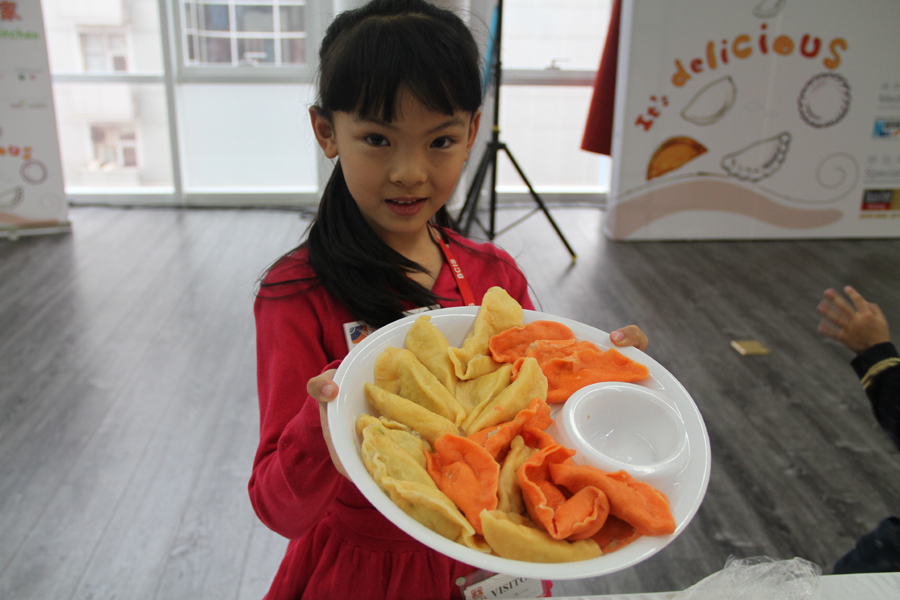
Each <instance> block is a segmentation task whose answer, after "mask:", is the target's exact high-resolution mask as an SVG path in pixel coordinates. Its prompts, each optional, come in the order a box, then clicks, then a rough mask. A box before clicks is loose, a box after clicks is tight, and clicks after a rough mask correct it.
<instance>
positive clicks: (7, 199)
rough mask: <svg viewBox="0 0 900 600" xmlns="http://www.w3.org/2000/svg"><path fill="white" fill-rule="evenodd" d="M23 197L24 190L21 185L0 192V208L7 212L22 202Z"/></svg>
mask: <svg viewBox="0 0 900 600" xmlns="http://www.w3.org/2000/svg"><path fill="white" fill-rule="evenodd" d="M24 195H25V190H24V189H23V188H22V186H21V185H17V186H16V187H14V188H9V189H8V190H4V191H2V192H0V208H2V209H4V210H9V209H12V208H15V207H17V206H18V205H19V204H20V203H21V202H22V197H23V196H24Z"/></svg>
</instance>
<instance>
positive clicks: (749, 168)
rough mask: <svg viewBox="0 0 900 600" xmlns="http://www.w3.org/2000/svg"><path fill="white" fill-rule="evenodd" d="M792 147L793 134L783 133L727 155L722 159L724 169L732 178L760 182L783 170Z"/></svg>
mask: <svg viewBox="0 0 900 600" xmlns="http://www.w3.org/2000/svg"><path fill="white" fill-rule="evenodd" d="M790 145H791V134H790V133H789V132H787V131H783V132H781V133H779V134H778V135H776V136H772V137H770V138H766V139H764V140H760V141H758V142H754V143H752V144H750V145H749V146H746V147H744V148H741V149H740V150H738V151H737V152H732V153H731V154H726V155H725V156H723V157H722V168H723V169H725V172H726V173H728V174H729V175H731V176H732V177H737V178H738V179H742V180H744V181H753V182H756V181H760V180H762V179H765V178H766V177H768V176H770V175H771V174H772V173H774V172H775V171H777V170H778V169H780V168H781V165H782V164H784V159H785V158H787V152H788V148H789V147H790Z"/></svg>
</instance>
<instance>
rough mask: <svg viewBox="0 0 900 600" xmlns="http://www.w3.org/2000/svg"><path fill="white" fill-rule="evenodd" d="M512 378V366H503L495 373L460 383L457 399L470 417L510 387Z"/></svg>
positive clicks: (457, 388) (457, 389)
mask: <svg viewBox="0 0 900 600" xmlns="http://www.w3.org/2000/svg"><path fill="white" fill-rule="evenodd" d="M511 377H512V365H503V366H501V367H500V368H499V369H497V370H496V371H494V372H493V373H487V374H486V375H482V376H481V377H476V378H475V379H469V380H468V381H460V382H459V384H458V385H457V386H456V399H457V400H459V403H460V404H462V406H463V408H464V409H465V411H466V414H467V415H468V414H469V413H471V412H472V411H473V410H475V408H476V407H477V406H479V405H480V404H482V403H484V402H488V401H490V400H491V399H492V398H493V397H494V396H496V395H497V394H499V393H500V392H502V391H503V390H505V389H506V388H507V386H509V382H510V379H511Z"/></svg>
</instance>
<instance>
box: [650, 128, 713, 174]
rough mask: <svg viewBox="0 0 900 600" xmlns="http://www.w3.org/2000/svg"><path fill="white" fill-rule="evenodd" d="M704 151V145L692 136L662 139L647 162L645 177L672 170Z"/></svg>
mask: <svg viewBox="0 0 900 600" xmlns="http://www.w3.org/2000/svg"><path fill="white" fill-rule="evenodd" d="M705 153H706V146H704V145H703V144H701V143H700V142H698V141H697V140H695V139H693V138H689V137H686V136H678V137H673V138H669V139H667V140H666V141H664V142H663V143H662V144H660V145H659V147H658V148H657V149H656V151H654V152H653V156H651V157H650V162H649V163H648V164H647V179H648V180H650V179H653V178H654V177H659V176H660V175H665V174H666V173H668V172H669V171H674V170H675V169H677V168H678V167H680V166H682V165H683V164H685V163H686V162H689V161H691V160H694V159H695V158H697V157H698V156H700V155H701V154H705Z"/></svg>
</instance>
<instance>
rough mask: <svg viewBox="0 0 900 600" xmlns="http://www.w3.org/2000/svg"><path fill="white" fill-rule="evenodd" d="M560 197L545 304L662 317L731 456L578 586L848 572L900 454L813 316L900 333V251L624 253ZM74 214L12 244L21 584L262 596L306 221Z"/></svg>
mask: <svg viewBox="0 0 900 600" xmlns="http://www.w3.org/2000/svg"><path fill="white" fill-rule="evenodd" d="M553 211H554V216H555V217H556V219H557V220H558V222H559V224H560V226H561V228H562V230H563V231H564V232H565V234H566V236H567V237H568V239H569V241H570V242H571V243H572V245H573V246H574V247H575V249H576V251H577V253H578V255H579V258H578V261H577V262H576V263H575V264H574V265H573V264H571V261H570V259H569V256H568V254H567V252H566V251H565V248H564V247H563V246H562V244H561V242H560V241H559V240H558V239H557V238H556V236H555V234H554V233H553V231H552V229H550V227H549V225H548V223H547V221H546V220H545V219H544V218H543V216H542V215H540V214H538V215H535V216H533V217H531V218H530V219H528V220H526V221H525V222H523V223H521V224H520V225H518V226H517V227H515V228H513V229H512V230H510V231H509V232H507V233H505V234H503V235H501V236H500V237H499V238H498V239H497V242H498V243H499V244H500V245H501V246H503V247H505V248H506V249H507V250H509V251H510V252H511V253H512V254H513V255H514V256H516V258H517V260H519V261H520V263H521V265H522V266H523V268H524V269H525V271H526V274H527V275H528V276H529V279H530V281H531V284H532V287H533V296H534V298H535V299H536V301H537V302H538V303H539V304H540V308H541V309H542V310H544V311H546V312H550V313H554V314H559V315H563V316H566V317H570V318H573V319H577V320H579V321H583V322H586V323H589V324H591V325H594V326H596V327H598V328H600V329H604V330H610V329H611V328H614V327H616V326H618V325H621V324H625V323H629V322H635V323H638V324H640V325H641V326H642V327H643V329H644V330H645V331H646V332H647V333H648V334H649V336H650V339H651V345H650V348H649V349H648V352H649V353H650V354H651V355H652V356H653V357H654V358H655V359H656V360H657V361H659V362H660V363H662V364H663V365H664V366H666V367H667V368H668V369H669V370H670V371H671V372H672V373H673V374H674V375H675V376H676V377H678V378H679V379H680V381H681V382H682V383H683V384H684V386H685V387H686V388H687V390H688V391H689V392H690V393H691V395H692V396H693V398H694V400H695V401H696V403H697V404H698V406H699V407H700V410H701V412H702V413H703V416H704V419H705V421H706V425H707V427H708V430H709V435H710V439H711V443H712V451H713V468H712V475H711V480H710V485H709V490H708V493H707V496H706V499H705V501H704V503H703V505H702V507H701V509H700V511H699V512H698V514H697V516H696V517H695V519H694V521H693V522H692V523H691V525H690V526H689V527H688V528H687V530H686V531H685V532H684V533H683V534H682V535H681V536H680V537H679V538H678V539H677V540H675V541H674V542H673V543H672V544H671V545H669V546H668V547H667V548H666V549H665V550H663V551H662V552H660V553H659V554H657V555H656V556H654V557H652V558H651V559H649V560H647V561H646V562H644V563H642V564H640V565H638V566H636V567H634V568H631V569H627V570H624V571H621V572H618V573H615V574H612V575H609V576H606V577H602V578H596V579H588V580H581V581H568V582H559V583H558V584H557V586H556V588H555V590H554V591H555V593H556V595H576V594H601V593H637V592H653V591H668V590H680V589H684V588H685V587H688V586H690V585H691V584H693V583H695V582H696V581H698V580H700V579H701V578H703V577H705V576H706V575H708V574H710V573H712V572H714V571H717V570H719V569H721V568H722V566H723V565H724V563H725V561H726V559H727V558H728V557H729V556H735V557H747V556H758V555H766V556H770V557H773V558H778V559H787V558H792V557H794V556H801V557H803V558H806V559H809V560H811V561H813V562H815V563H817V564H819V565H821V566H822V568H823V570H824V571H825V572H826V573H827V572H829V571H830V568H831V565H832V564H833V562H834V561H835V560H836V559H837V558H838V557H839V556H840V555H841V554H842V553H844V552H845V551H846V550H847V549H849V548H850V547H851V546H852V545H853V543H854V541H855V539H856V538H857V537H858V536H859V535H861V534H863V533H865V532H866V531H867V530H869V529H870V528H872V527H874V526H875V524H876V523H877V522H878V521H879V520H880V519H881V518H883V517H884V516H886V515H888V514H897V513H900V455H898V453H897V451H896V450H895V449H894V447H893V446H892V445H891V444H890V442H889V440H888V439H887V437H886V436H885V435H883V433H882V432H881V431H880V430H879V429H878V427H877V425H876V424H875V421H874V419H873V418H872V415H871V412H870V409H869V406H868V404H867V402H866V400H865V397H864V395H863V393H862V390H861V388H860V387H859V385H858V383H857V381H856V378H855V375H854V374H853V372H852V370H851V369H850V367H849V365H848V360H849V359H850V358H851V356H850V353H849V351H847V350H846V349H844V348H843V347H841V346H839V345H838V344H836V343H833V342H828V341H824V340H822V339H821V338H820V337H819V336H818V335H817V334H816V333H815V327H816V323H817V321H818V319H817V317H816V315H815V312H814V309H815V306H816V304H817V302H818V300H819V297H820V295H821V292H822V291H823V290H824V289H825V288H826V287H829V286H840V285H843V284H846V283H850V284H853V285H855V286H857V287H858V289H860V290H861V291H862V292H863V293H864V294H865V295H866V296H867V297H869V298H870V299H871V300H873V301H877V302H879V303H880V304H881V305H882V307H883V308H884V309H885V312H886V313H887V314H888V316H889V318H890V319H892V321H893V322H894V323H896V325H895V329H898V330H900V281H898V279H900V240H868V241H797V242H787V241H778V242H738V243H735V242H730V243H725V242H703V243H674V242H669V243H613V242H610V241H608V240H605V239H604V238H603V237H602V235H601V234H600V225H601V219H602V212H600V211H599V210H597V209H595V208H554V209H553ZM71 214H72V217H73V221H74V223H73V231H72V233H71V235H68V234H66V235H57V236H48V237H31V238H21V239H19V240H18V241H9V240H0V382H2V385H0V598H3V599H4V600H25V599H42V600H43V599H51V598H52V599H69V598H77V599H88V598H90V599H94V600H99V599H112V598H128V599H144V598H146V599H151V598H155V599H160V600H174V599H178V598H190V599H194V600H196V599H200V598H202V599H204V600H207V599H218V598H223V599H225V598H227V599H258V598H261V597H262V595H263V594H264V593H265V590H266V589H267V586H268V584H269V582H270V581H271V578H272V576H273V575H274V572H275V569H276V566H277V564H278V562H279V560H280V558H281V553H282V552H283V548H284V546H285V541H284V540H283V539H280V538H279V537H278V536H276V535H275V534H272V533H271V532H269V531H268V530H267V529H266V528H265V527H264V526H262V525H261V524H260V523H259V522H258V520H257V519H256V517H255V515H254V514H253V511H252V509H251V507H250V503H249V500H248V497H247V492H246V484H247V479H248V477H249V473H250V466H251V461H252V458H253V453H254V450H255V446H256V442H257V435H258V432H257V422H258V416H257V406H256V398H255V371H254V369H255V363H254V338H253V333H254V330H253V320H252V312H251V306H252V301H253V292H254V284H255V281H256V279H257V277H258V276H259V274H260V272H261V271H262V270H263V269H264V268H265V267H266V266H267V265H268V264H269V263H270V262H271V261H272V260H274V259H275V258H277V257H278V256H279V255H280V254H281V253H282V252H284V251H286V250H287V249H289V248H290V247H292V246H294V245H295V244H296V242H297V240H298V239H299V237H300V235H301V233H302V231H303V230H304V228H305V225H306V222H305V221H304V220H302V219H301V217H300V216H299V215H298V214H296V213H290V212H278V211H239V210H222V211H219V210H197V211H187V210H167V209H128V210H124V209H105V208H87V207H82V208H75V209H73V210H72V212H71ZM516 214H517V213H516V211H509V210H507V211H503V212H502V213H501V214H500V218H501V219H506V220H509V219H511V218H512V217H513V216H515V215H516ZM743 338H754V339H758V340H760V341H761V342H763V343H764V344H765V345H766V346H768V347H769V348H770V349H771V350H772V352H771V354H769V355H768V356H756V357H742V356H740V355H738V354H737V353H736V352H734V351H733V350H731V348H730V347H729V342H730V340H732V339H743Z"/></svg>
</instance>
